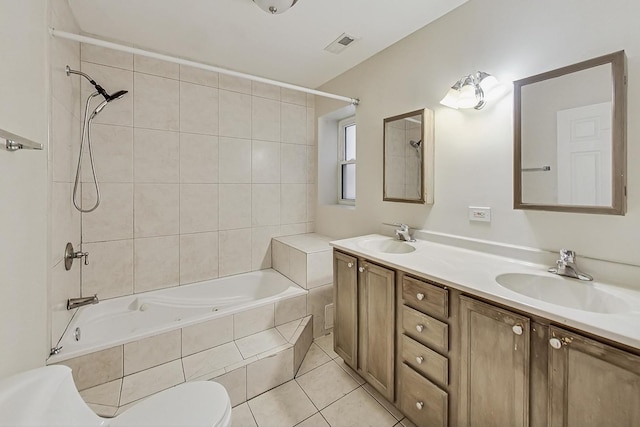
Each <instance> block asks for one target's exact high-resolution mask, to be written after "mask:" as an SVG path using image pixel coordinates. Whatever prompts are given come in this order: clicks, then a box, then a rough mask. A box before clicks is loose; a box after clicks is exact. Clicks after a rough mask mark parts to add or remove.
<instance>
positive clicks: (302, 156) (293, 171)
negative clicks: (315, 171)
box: [280, 144, 308, 184]
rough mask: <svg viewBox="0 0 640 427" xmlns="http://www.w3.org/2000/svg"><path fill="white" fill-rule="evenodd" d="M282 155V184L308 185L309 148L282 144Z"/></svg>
mask: <svg viewBox="0 0 640 427" xmlns="http://www.w3.org/2000/svg"><path fill="white" fill-rule="evenodd" d="M281 154H282V160H281V161H280V164H281V165H282V166H281V177H282V181H281V182H282V183H283V184H306V183H307V165H308V163H307V162H308V159H307V147H305V146H304V145H296V144H282V145H281Z"/></svg>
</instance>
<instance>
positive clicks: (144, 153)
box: [133, 129, 180, 184]
mask: <svg viewBox="0 0 640 427" xmlns="http://www.w3.org/2000/svg"><path fill="white" fill-rule="evenodd" d="M133 138H134V143H133V153H134V154H133V155H134V168H135V173H134V178H135V182H136V183H164V184H168V183H178V182H179V181H180V159H179V157H180V156H179V154H180V145H179V141H180V134H179V133H178V132H169V131H163V130H152V129H135V130H134V134H133Z"/></svg>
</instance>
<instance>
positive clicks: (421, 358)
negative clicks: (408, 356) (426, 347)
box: [416, 356, 424, 365]
mask: <svg viewBox="0 0 640 427" xmlns="http://www.w3.org/2000/svg"><path fill="white" fill-rule="evenodd" d="M416 362H418V365H422V362H424V357H422V356H418V357H416Z"/></svg>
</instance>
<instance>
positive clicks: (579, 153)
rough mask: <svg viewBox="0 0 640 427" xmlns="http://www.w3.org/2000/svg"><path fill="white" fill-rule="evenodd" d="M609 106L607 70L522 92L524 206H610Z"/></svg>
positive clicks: (544, 83) (528, 87)
mask: <svg viewBox="0 0 640 427" xmlns="http://www.w3.org/2000/svg"><path fill="white" fill-rule="evenodd" d="M611 101H612V98H611V65H610V64H605V65H600V66H597V67H592V68H589V69H586V70H581V71H577V72H574V73H571V74H566V75H563V76H560V77H556V78H552V79H548V80H543V81H540V82H536V83H533V84H529V85H526V86H523V87H522V101H521V102H522V125H521V126H522V146H521V150H522V151H521V155H522V159H521V162H522V171H521V174H522V175H521V176H522V178H521V179H522V202H523V203H533V204H542V205H557V204H561V205H580V206H611V161H612V160H611ZM604 187H608V192H607V191H605V190H603V188H604Z"/></svg>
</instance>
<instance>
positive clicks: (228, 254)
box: [218, 228, 251, 277]
mask: <svg viewBox="0 0 640 427" xmlns="http://www.w3.org/2000/svg"><path fill="white" fill-rule="evenodd" d="M219 237H220V240H219V245H220V246H219V251H220V255H219V265H218V267H219V271H220V277H222V276H230V275H232V274H240V273H245V272H247V271H251V257H249V256H248V254H247V249H248V248H250V247H251V229H250V228H242V229H237V230H230V231H220V234H219Z"/></svg>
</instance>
